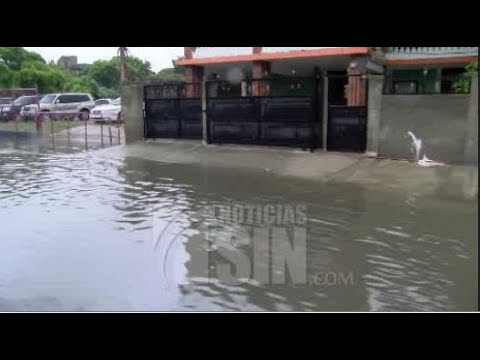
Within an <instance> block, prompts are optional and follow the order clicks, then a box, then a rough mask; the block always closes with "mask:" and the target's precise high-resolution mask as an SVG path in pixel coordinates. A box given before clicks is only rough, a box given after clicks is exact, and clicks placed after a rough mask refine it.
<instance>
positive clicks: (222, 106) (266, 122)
mask: <svg viewBox="0 0 480 360" xmlns="http://www.w3.org/2000/svg"><path fill="white" fill-rule="evenodd" d="M320 82H321V81H320V78H319V77H309V78H290V77H289V78H279V79H261V80H254V79H252V80H247V81H242V82H239V83H238V84H231V83H227V82H224V81H218V80H215V81H209V82H207V119H208V136H209V142H211V143H217V144H221V143H235V144H254V145H281V146H294V147H301V148H304V149H307V148H310V149H314V148H316V147H318V146H321V138H322V136H321V128H322V127H321V121H320V119H321V116H320V114H321V106H320V104H321V101H320V91H319V90H320V86H319V85H320Z"/></svg>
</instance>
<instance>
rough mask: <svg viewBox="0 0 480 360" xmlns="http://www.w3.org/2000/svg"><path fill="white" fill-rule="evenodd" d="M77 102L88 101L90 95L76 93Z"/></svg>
mask: <svg viewBox="0 0 480 360" xmlns="http://www.w3.org/2000/svg"><path fill="white" fill-rule="evenodd" d="M77 99H78V100H77V101H78V102H86V101H90V97H89V96H88V95H77Z"/></svg>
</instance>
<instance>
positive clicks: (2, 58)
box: [0, 47, 46, 71]
mask: <svg viewBox="0 0 480 360" xmlns="http://www.w3.org/2000/svg"><path fill="white" fill-rule="evenodd" d="M0 62H1V63H4V64H5V65H7V66H8V67H9V68H10V69H11V70H14V71H18V70H20V69H21V68H22V67H23V66H24V65H25V64H27V63H41V64H46V62H45V60H44V59H43V58H42V57H41V56H40V55H39V54H37V53H35V52H32V51H27V50H25V49H24V48H21V47H0Z"/></svg>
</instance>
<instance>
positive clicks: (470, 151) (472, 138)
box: [464, 75, 478, 164]
mask: <svg viewBox="0 0 480 360" xmlns="http://www.w3.org/2000/svg"><path fill="white" fill-rule="evenodd" d="M465 130H466V139H465V157H464V159H465V163H468V164H478V75H474V76H472V85H471V88H470V103H469V108H468V118H467V124H466V129H465Z"/></svg>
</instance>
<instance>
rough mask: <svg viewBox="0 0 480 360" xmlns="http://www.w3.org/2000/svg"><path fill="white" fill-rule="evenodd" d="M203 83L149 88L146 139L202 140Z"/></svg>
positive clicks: (146, 98)
mask: <svg viewBox="0 0 480 360" xmlns="http://www.w3.org/2000/svg"><path fill="white" fill-rule="evenodd" d="M200 90H201V84H185V83H171V84H157V85H146V86H145V88H144V91H145V93H144V99H145V137H146V138H180V139H201V138H202V100H201V96H200V94H201V92H200Z"/></svg>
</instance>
